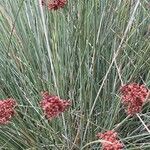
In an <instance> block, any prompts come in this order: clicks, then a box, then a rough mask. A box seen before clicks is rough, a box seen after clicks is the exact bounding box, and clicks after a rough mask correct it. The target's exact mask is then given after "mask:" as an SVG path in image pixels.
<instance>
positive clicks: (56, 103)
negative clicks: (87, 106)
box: [40, 92, 71, 119]
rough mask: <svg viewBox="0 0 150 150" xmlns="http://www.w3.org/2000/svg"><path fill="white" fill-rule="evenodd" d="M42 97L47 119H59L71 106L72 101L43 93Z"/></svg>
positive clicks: (41, 104) (42, 105)
mask: <svg viewBox="0 0 150 150" xmlns="http://www.w3.org/2000/svg"><path fill="white" fill-rule="evenodd" d="M42 97H43V98H42V101H41V102H40V106H41V107H42V109H43V111H44V114H45V116H46V118H47V119H52V118H55V117H57V116H58V115H59V114H60V113H62V112H64V111H65V110H66V109H67V108H68V107H69V106H70V105H71V102H70V101H66V100H62V99H60V98H59V97H58V96H54V95H50V94H49V93H48V92H44V93H42Z"/></svg>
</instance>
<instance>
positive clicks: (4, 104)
mask: <svg viewBox="0 0 150 150" xmlns="http://www.w3.org/2000/svg"><path fill="white" fill-rule="evenodd" d="M16 104H17V103H16V101H15V100H14V99H12V98H9V99H6V100H0V124H7V123H8V122H9V121H10V119H11V118H12V117H13V116H14V114H15V111H14V108H15V106H16Z"/></svg>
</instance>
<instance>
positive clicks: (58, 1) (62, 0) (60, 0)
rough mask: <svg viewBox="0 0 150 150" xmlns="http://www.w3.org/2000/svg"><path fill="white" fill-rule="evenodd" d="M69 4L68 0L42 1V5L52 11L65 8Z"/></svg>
mask: <svg viewBox="0 0 150 150" xmlns="http://www.w3.org/2000/svg"><path fill="white" fill-rule="evenodd" d="M66 4H67V0H42V5H43V6H47V8H48V9H50V10H57V9H60V8H63V7H64V6H65V5H66Z"/></svg>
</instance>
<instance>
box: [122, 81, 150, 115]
mask: <svg viewBox="0 0 150 150" xmlns="http://www.w3.org/2000/svg"><path fill="white" fill-rule="evenodd" d="M120 91H121V99H122V103H123V104H124V106H125V108H126V112H127V114H128V115H131V116H132V115H134V114H136V113H138V112H140V111H141V109H142V106H143V105H144V103H145V102H146V100H147V96H148V95H149V90H148V89H147V88H146V87H145V86H144V85H143V84H142V85H139V84H137V83H130V84H126V85H124V86H122V87H121V89H120Z"/></svg>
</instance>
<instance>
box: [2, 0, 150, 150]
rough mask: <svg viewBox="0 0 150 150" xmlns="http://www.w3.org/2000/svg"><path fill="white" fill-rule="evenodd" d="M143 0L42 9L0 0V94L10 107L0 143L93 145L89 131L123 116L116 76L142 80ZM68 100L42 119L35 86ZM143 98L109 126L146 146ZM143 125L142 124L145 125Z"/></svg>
mask: <svg viewBox="0 0 150 150" xmlns="http://www.w3.org/2000/svg"><path fill="white" fill-rule="evenodd" d="M148 5H149V2H148V1H146V0H143V1H139V0H136V1H132V0H128V1H126V0H124V1H119V0H114V1H109V0H101V1H98V0H89V1H85V0H84V1H79V0H77V1H73V0H69V1H68V3H67V5H66V6H65V7H64V8H63V9H58V10H57V11H50V10H47V9H46V8H43V7H42V6H41V5H40V1H25V0H14V1H12V0H1V2H0V99H6V98H8V97H12V98H14V99H16V101H17V103H18V106H17V109H16V111H17V114H16V116H15V117H14V118H13V120H12V121H11V123H10V124H8V125H6V126H0V149H18V150H19V149H40V150H41V149H52V150H53V149H61V150H62V149H64V150H66V149H70V150H77V149H93V150H96V149H100V148H101V145H100V144H99V143H100V142H99V141H96V140H97V138H96V136H95V135H96V134H97V133H98V132H101V131H106V130H111V129H114V128H116V126H117V125H118V124H119V123H120V122H122V121H123V120H124V119H125V118H126V114H125V113H124V110H123V109H122V105H121V104H120V96H119V88H120V86H121V85H122V84H126V83H129V82H137V83H140V84H145V85H146V86H147V87H149V86H150V71H149V70H150V59H149V56H150V44H149V43H150V42H149V23H150V22H149V20H150V12H149V8H148ZM41 91H49V92H50V93H52V94H54V95H58V96H60V97H62V98H63V99H70V100H71V101H72V106H71V108H70V109H69V110H68V111H67V112H65V113H63V114H62V115H61V116H59V117H57V118H55V119H53V121H48V120H47V119H46V118H44V116H43V112H42V111H41V109H40V107H39V102H40V100H41V96H40V92H41ZM149 123H150V121H149V104H148V103H147V104H146V105H145V106H144V108H143V110H142V112H141V113H140V114H138V115H137V117H130V118H127V120H126V119H125V121H123V122H122V123H121V126H117V128H116V129H117V131H118V133H119V138H120V140H121V141H123V143H124V145H125V149H135V150H137V149H143V150H146V149H148V148H150V144H149V140H150V134H149V132H148V131H149V126H148V125H149ZM147 129H148V130H147Z"/></svg>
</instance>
